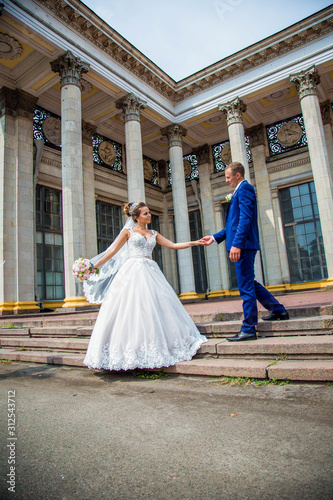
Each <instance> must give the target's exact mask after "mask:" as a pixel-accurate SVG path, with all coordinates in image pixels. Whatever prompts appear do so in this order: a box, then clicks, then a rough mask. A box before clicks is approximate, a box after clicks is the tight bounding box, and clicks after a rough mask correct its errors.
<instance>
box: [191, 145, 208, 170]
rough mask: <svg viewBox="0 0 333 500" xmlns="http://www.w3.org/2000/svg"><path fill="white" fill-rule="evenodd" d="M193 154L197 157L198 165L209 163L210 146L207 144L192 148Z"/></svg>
mask: <svg viewBox="0 0 333 500" xmlns="http://www.w3.org/2000/svg"><path fill="white" fill-rule="evenodd" d="M193 154H195V155H196V157H197V161H198V165H204V164H206V163H210V146H209V145H208V144H204V145H203V146H199V147H198V148H193Z"/></svg>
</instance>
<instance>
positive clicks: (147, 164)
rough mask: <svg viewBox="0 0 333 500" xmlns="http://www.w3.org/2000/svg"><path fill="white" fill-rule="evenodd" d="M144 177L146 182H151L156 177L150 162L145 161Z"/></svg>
mask: <svg viewBox="0 0 333 500" xmlns="http://www.w3.org/2000/svg"><path fill="white" fill-rule="evenodd" d="M143 175H144V178H145V179H146V181H150V180H151V179H152V177H153V175H154V169H153V166H152V164H151V163H150V161H148V160H146V159H144V160H143Z"/></svg>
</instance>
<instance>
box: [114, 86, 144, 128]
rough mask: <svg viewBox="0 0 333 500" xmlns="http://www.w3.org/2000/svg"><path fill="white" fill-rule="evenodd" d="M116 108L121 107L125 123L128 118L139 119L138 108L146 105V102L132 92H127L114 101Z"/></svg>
mask: <svg viewBox="0 0 333 500" xmlns="http://www.w3.org/2000/svg"><path fill="white" fill-rule="evenodd" d="M116 107H117V109H122V110H123V113H124V118H125V123H126V122H127V121H130V120H136V121H138V122H139V121H140V110H141V109H145V108H146V107H147V103H146V102H145V101H142V100H141V99H139V97H136V95H134V94H132V93H131V94H127V95H125V96H124V97H122V98H121V99H118V100H117V101H116Z"/></svg>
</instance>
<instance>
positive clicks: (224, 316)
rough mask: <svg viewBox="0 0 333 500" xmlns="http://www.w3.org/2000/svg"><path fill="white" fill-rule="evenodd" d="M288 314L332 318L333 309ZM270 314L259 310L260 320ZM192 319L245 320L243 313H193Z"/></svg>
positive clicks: (290, 310)
mask: <svg viewBox="0 0 333 500" xmlns="http://www.w3.org/2000/svg"><path fill="white" fill-rule="evenodd" d="M288 313H289V316H290V318H306V317H311V316H315V317H317V316H331V317H332V315H333V307H332V305H331V304H324V305H321V306H309V307H302V306H301V307H294V308H288ZM268 314H269V312H268V311H266V310H264V311H263V310H258V318H259V319H261V318H262V317H263V316H267V315H268ZM190 316H191V318H192V319H193V321H194V322H195V323H211V322H216V321H217V322H220V321H222V322H227V321H240V320H242V319H243V312H242V311H236V312H230V313H229V312H221V313H208V314H207V313H206V314H197V313H191V314H190Z"/></svg>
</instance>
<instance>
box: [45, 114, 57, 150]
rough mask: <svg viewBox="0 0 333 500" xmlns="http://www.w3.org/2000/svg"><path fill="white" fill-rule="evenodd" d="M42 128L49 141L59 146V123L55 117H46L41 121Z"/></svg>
mask: <svg viewBox="0 0 333 500" xmlns="http://www.w3.org/2000/svg"><path fill="white" fill-rule="evenodd" d="M42 130H43V133H44V135H45V137H46V139H47V140H48V141H49V142H51V143H52V144H55V145H56V146H61V123H60V121H59V120H58V119H57V118H54V117H53V116H49V117H48V118H46V119H45V120H44V121H43V125H42Z"/></svg>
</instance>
